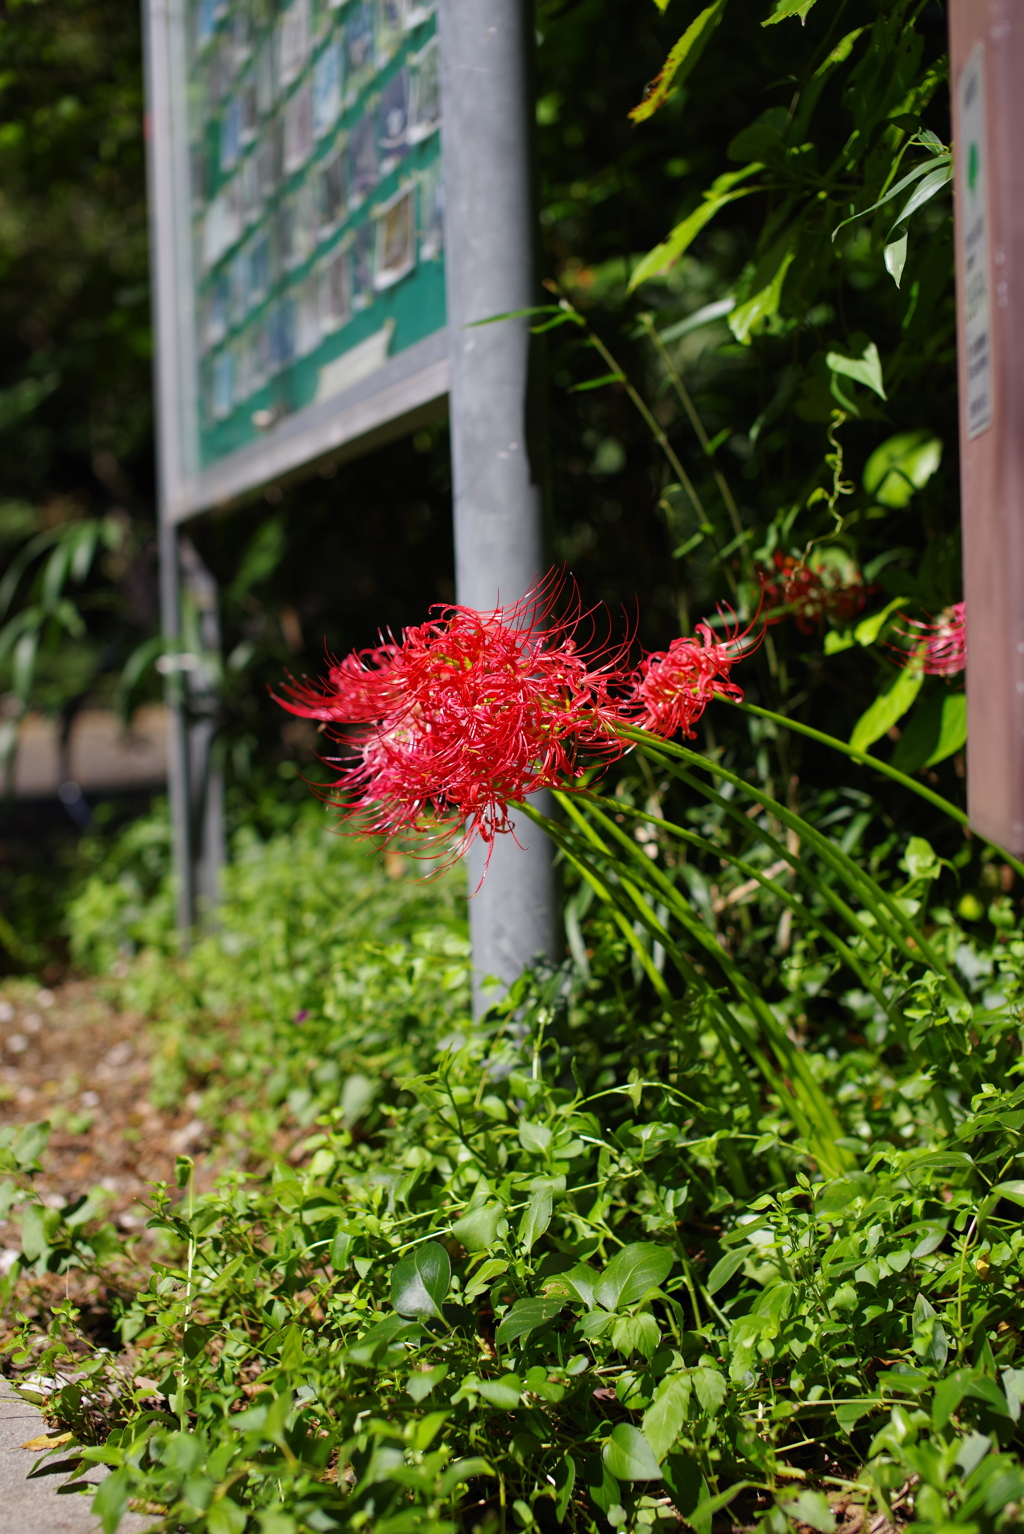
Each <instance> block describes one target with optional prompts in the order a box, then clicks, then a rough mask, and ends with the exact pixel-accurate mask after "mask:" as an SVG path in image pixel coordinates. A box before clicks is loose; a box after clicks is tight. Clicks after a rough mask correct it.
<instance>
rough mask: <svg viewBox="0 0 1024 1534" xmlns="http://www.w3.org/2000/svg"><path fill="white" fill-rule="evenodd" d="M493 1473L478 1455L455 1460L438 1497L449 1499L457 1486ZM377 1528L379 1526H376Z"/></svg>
mask: <svg viewBox="0 0 1024 1534" xmlns="http://www.w3.org/2000/svg"><path fill="white" fill-rule="evenodd" d="M494 1474H495V1471H494V1470H493V1469H492V1467H491V1466H490V1465H489V1464H488V1463H487V1461H486V1460H485V1459H481V1458H480V1457H479V1455H473V1456H472V1457H471V1458H470V1459H457V1460H456V1461H455V1463H454V1464H453V1465H449V1466H448V1469H447V1470H446V1471H445V1473H444V1475H443V1476H442V1477H441V1480H440V1482H439V1483H438V1488H437V1490H438V1495H439V1496H440V1497H441V1499H442V1500H444V1499H445V1498H447V1497H450V1496H451V1494H452V1492H453V1491H454V1490H455V1488H456V1487H457V1486H464V1485H465V1484H466V1483H467V1482H469V1481H475V1480H476V1478H477V1476H478V1475H494ZM378 1527H380V1525H379V1524H378Z"/></svg>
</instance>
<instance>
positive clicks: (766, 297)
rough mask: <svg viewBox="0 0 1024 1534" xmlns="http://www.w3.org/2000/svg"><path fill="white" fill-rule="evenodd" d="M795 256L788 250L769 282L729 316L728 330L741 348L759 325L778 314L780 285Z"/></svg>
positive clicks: (780, 293)
mask: <svg viewBox="0 0 1024 1534" xmlns="http://www.w3.org/2000/svg"><path fill="white" fill-rule="evenodd" d="M795 255H796V252H795V251H794V250H788V251H787V252H786V254H785V255H784V256H783V258H782V260H781V262H780V263H779V267H778V269H777V271H776V273H775V276H774V277H773V278H772V280H771V282H769V283H768V285H767V286H766V287H763V288H762V289H761V291H760V292H759V293H755V294H754V296H753V298H748V299H747V301H746V303H744V304H737V305H736V307H735V309H733V311H732V313H731V314H730V315H729V321H728V323H729V329H730V330H731V331H732V333H733V335H734V336H735V337H736V339H737V341H739V342H740V343H741V344H742V345H743V346H749V345H750V339H751V336H752V335H753V334H754V331H755V330H756V328H757V327H758V326H759V325H762V324H764V322H765V320H768V319H771V317H772V315H774V314H777V313H778V312H779V304H780V303H781V301H782V285H783V283H784V282H785V280H786V273H787V272H788V271H789V268H790V265H791V264H792V261H793V257H794V256H795Z"/></svg>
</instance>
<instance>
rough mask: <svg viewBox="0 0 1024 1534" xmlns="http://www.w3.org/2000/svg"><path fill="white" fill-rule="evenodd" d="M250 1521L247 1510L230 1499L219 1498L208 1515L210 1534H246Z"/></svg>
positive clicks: (207, 1521) (207, 1523)
mask: <svg viewBox="0 0 1024 1534" xmlns="http://www.w3.org/2000/svg"><path fill="white" fill-rule="evenodd" d="M248 1521H249V1516H248V1514H247V1513H246V1511H245V1508H244V1507H239V1505H238V1503H237V1502H232V1500H231V1498H230V1497H221V1498H219V1500H217V1501H215V1502H214V1503H213V1504H212V1505H211V1507H210V1510H209V1512H208V1513H207V1515H206V1527H207V1528H208V1529H209V1531H210V1534H244V1530H245V1526H246V1524H247V1523H248Z"/></svg>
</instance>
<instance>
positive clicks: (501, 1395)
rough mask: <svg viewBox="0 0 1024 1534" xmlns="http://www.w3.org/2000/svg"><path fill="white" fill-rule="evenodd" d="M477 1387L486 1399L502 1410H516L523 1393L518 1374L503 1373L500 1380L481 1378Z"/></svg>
mask: <svg viewBox="0 0 1024 1534" xmlns="http://www.w3.org/2000/svg"><path fill="white" fill-rule="evenodd" d="M476 1388H477V1390H479V1392H480V1394H481V1395H482V1396H483V1398H484V1400H485V1401H489V1402H490V1404H491V1405H492V1406H497V1407H498V1408H499V1409H500V1410H502V1411H515V1409H516V1407H517V1406H518V1405H519V1397H520V1396H521V1395H522V1393H523V1385H522V1381H521V1380H520V1378H519V1376H518V1374H503V1375H502V1377H501V1379H499V1380H480V1382H479V1383H478V1385H477V1387H476Z"/></svg>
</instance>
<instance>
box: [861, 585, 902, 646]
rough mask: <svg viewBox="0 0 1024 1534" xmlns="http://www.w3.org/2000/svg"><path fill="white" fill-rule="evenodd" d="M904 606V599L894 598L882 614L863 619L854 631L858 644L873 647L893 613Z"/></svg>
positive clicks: (873, 614) (874, 614) (883, 609)
mask: <svg viewBox="0 0 1024 1534" xmlns="http://www.w3.org/2000/svg"><path fill="white" fill-rule="evenodd" d="M902 605H903V598H902V597H894V598H893V599H892V601H891V602H889V603H887V605H886V606H885V607H883V608H882V610H881V612H878V613H872V614H871V616H870V617H869V618H862V619H861V621H860V622H859V623H858V624H857V627H856V628H855V629H854V631H853V637H854V639H855V640H856V641H857V643H858V644H859V645H864V646H867V645H873V644H874V643H875V641H876V640H877V638H878V636H879V634H880V633H881V632H882V630H883V628H884V627H885V625H886V623H888V621H889V619H890V618H891V617H892V615H893V613H894V612H896V611H898V609H899V608H900V607H901V606H902Z"/></svg>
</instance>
